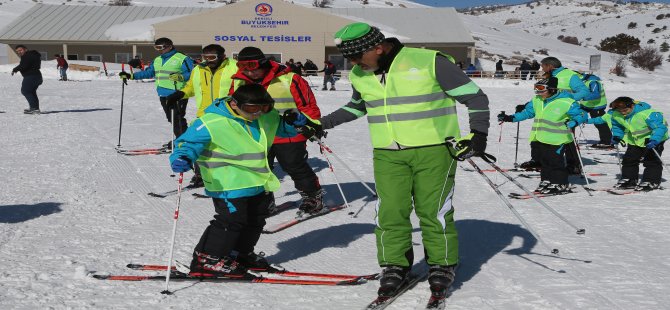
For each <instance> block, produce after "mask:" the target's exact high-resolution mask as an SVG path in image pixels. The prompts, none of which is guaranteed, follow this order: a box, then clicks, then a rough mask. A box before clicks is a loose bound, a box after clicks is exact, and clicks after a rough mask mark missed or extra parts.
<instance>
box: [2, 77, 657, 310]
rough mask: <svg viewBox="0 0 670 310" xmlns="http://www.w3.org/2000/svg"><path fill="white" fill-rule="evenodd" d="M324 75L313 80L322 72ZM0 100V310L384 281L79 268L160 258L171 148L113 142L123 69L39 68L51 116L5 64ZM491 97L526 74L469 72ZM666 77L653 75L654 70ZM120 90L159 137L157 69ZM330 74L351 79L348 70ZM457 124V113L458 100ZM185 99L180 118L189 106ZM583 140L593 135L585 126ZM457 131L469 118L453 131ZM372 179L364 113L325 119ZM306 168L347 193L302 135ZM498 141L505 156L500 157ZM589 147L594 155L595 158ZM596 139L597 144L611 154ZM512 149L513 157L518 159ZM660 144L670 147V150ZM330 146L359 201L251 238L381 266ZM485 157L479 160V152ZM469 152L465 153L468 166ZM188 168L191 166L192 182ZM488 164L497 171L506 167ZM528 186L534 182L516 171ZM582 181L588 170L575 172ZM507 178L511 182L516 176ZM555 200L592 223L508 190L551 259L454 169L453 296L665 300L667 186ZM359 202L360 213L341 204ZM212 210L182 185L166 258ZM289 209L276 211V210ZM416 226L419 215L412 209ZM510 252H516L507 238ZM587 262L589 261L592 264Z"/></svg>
mask: <svg viewBox="0 0 670 310" xmlns="http://www.w3.org/2000/svg"><path fill="white" fill-rule="evenodd" d="M318 80H319V81H317V83H318V82H320V78H318ZM0 82H1V83H0V85H2V91H3V94H4V98H5V99H6V100H5V104H4V105H3V107H2V108H1V110H2V111H4V112H5V113H0V124H1V125H0V126H2V130H3V133H5V136H6V137H7V138H6V141H5V143H4V146H5V147H4V150H5V151H4V152H3V156H2V158H3V165H2V167H0V172H2V173H1V175H2V176H3V181H4V182H3V184H6V186H5V190H4V191H2V192H0V198H2V201H3V203H2V205H0V258H1V259H2V261H3V268H2V269H1V270H0V308H2V309H34V308H45V307H52V308H54V309H66V308H70V309H130V308H146V309H166V308H167V309H186V308H211V307H226V308H230V309H313V308H314V307H315V305H318V307H320V308H323V309H352V308H362V307H363V306H364V305H366V304H367V303H368V302H370V301H371V300H372V299H373V297H374V296H375V295H376V290H377V283H375V282H372V283H368V284H364V285H361V286H356V287H317V286H314V287H290V286H280V285H274V286H273V285H257V284H231V283H228V284H224V283H189V282H173V283H171V288H172V289H173V290H176V293H175V295H174V296H164V295H161V294H159V292H160V291H161V290H162V289H163V287H164V283H163V282H159V281H157V282H138V283H133V282H113V281H100V280H95V279H91V278H89V277H87V276H86V274H87V272H89V271H99V272H109V273H115V274H142V273H143V272H139V271H132V270H128V269H127V268H125V265H126V264H127V263H130V262H137V263H164V262H165V260H166V257H167V254H168V250H169V244H168V242H169V234H170V232H171V229H172V214H173V211H174V208H175V203H176V196H170V197H166V198H154V197H150V196H148V195H147V193H148V192H151V191H156V192H160V191H167V190H171V189H174V188H176V185H177V184H176V183H177V178H176V177H170V175H171V174H173V173H172V172H171V171H170V169H169V165H168V162H167V155H148V156H123V155H120V154H117V153H116V152H115V150H114V147H115V146H116V144H117V138H118V121H119V119H118V117H119V105H120V89H119V86H120V85H119V84H120V83H118V82H117V81H104V80H94V81H92V82H87V83H63V82H58V81H55V80H53V79H45V82H44V84H43V85H42V86H41V87H40V89H39V90H38V93H39V95H40V99H41V105H42V109H43V111H45V112H46V113H45V114H44V115H39V116H32V115H23V114H22V113H21V111H22V110H23V109H24V108H25V106H26V103H25V99H24V98H23V96H21V94H20V92H19V88H20V83H21V82H20V78H17V77H10V76H9V75H8V74H0ZM476 82H477V83H478V84H479V85H481V86H482V88H483V89H484V91H485V92H486V93H487V94H488V95H489V98H490V100H491V111H492V114H493V116H494V115H495V114H497V113H498V111H500V110H506V111H508V112H511V111H512V110H513V109H514V106H515V105H516V104H519V103H524V102H526V101H527V100H528V99H530V96H531V95H532V90H531V89H532V86H531V85H532V81H521V82H520V83H521V84H520V85H516V84H514V83H515V82H518V81H514V82H513V81H490V80H476ZM659 83H661V82H659ZM129 84H130V85H128V86H127V87H126V89H125V91H126V97H125V100H124V119H123V132H122V140H121V144H122V146H124V147H134V146H142V145H146V146H150V147H151V146H157V145H160V144H162V143H164V142H165V141H166V140H167V139H168V135H169V131H170V127H169V124H168V123H167V122H166V121H165V119H164V114H163V112H162V110H161V108H160V105H159V104H158V100H157V98H156V95H155V91H154V90H153V84H151V83H135V82H131V83H129ZM338 86H339V87H340V88H346V87H347V86H346V85H342V84H341V83H340V84H339V85H338ZM349 94H350V93H349V92H327V91H319V90H317V91H316V96H317V99H318V100H319V103H320V106H321V107H322V110H323V112H324V114H325V113H329V112H331V111H333V110H335V109H337V108H338V107H340V106H341V105H343V104H344V103H346V101H347V100H348V96H349ZM620 95H629V96H631V97H633V98H640V99H643V100H646V101H648V102H649V103H651V104H652V105H653V106H654V107H655V108H658V109H660V110H661V111H664V112H668V110H670V109H669V108H668V107H667V106H664V105H662V104H661V102H663V100H664V97H662V95H660V94H655V93H654V92H650V91H649V90H648V89H637V88H636V86H635V85H634V84H626V86H618V87H616V88H614V89H613V90H612V91H610V92H608V97H609V98H614V97H616V96H620ZM458 109H459V116H460V118H461V124H467V116H466V113H465V109H464V108H463V107H462V106H459V108H458ZM194 110H195V108H194V101H193V100H191V102H190V104H189V117H188V119H189V120H191V119H192V116H193V114H194V112H195V111H194ZM530 124H531V122H524V123H522V124H521V135H520V139H519V143H520V144H519V161H523V160H526V159H527V157H528V155H527V153H528V149H529V148H528V141H527V136H528V131H529V128H530ZM499 130H500V127H499V126H498V125H497V124H496V123H495V122H493V123H492V125H491V128H490V136H489V148H488V150H489V151H490V152H494V153H495V154H494V155H496V156H498V158H499V159H500V163H499V165H500V166H501V167H511V166H512V161H513V154H514V141H515V138H514V135H515V134H516V126H515V125H511V124H505V125H503V133H502V144H500V145H499V144H498V142H497V138H498V135H499V134H500V131H499ZM584 130H585V133H584V135H585V137H586V138H587V139H588V140H589V141H594V140H595V139H596V137H597V133H596V130H595V128H593V126H587V127H586V128H585V129H584ZM462 131H463V132H466V131H467V125H464V126H463V128H462ZM324 142H325V143H326V144H328V145H329V146H330V147H331V148H332V149H333V151H334V152H335V153H336V155H337V156H339V157H341V158H342V159H343V160H344V161H345V162H346V163H347V164H348V165H349V166H350V167H351V168H352V169H353V170H354V171H355V172H356V173H357V174H358V175H360V176H361V177H362V178H363V179H364V180H365V181H366V182H368V183H369V184H371V185H372V184H373V177H372V161H371V154H372V153H371V146H370V143H369V138H368V132H367V123H366V122H365V120H359V121H356V122H352V123H349V124H344V125H342V126H339V127H337V128H335V129H333V130H330V131H329V135H328V137H327V138H326V139H325V140H324ZM308 148H309V151H310V164H311V165H312V166H313V167H314V169H315V170H316V171H317V174H318V176H319V178H320V181H321V183H322V184H323V186H324V188H325V189H326V191H327V192H328V193H327V194H326V200H328V201H329V202H331V203H341V202H342V198H341V196H340V194H339V191H338V189H337V187H336V186H335V178H334V176H333V174H332V173H331V172H330V170H329V169H328V165H327V163H326V161H325V160H324V158H323V157H322V156H321V155H320V154H319V151H318V147H317V146H315V145H314V144H311V143H310V144H309V146H308ZM498 150H500V153H496V152H498ZM593 153H594V154H584V155H585V157H586V158H588V157H590V156H598V151H593ZM603 153H604V152H603ZM509 154H512V155H511V156H510V155H509ZM666 158H667V157H666ZM330 160H331V162H332V163H333V165H334V167H335V172H336V173H337V177H338V178H339V180H340V181H341V182H342V183H343V184H342V185H343V190H344V192H345V195H347V199H348V200H349V202H350V204H351V209H345V210H343V211H337V212H334V213H332V214H330V215H327V216H323V217H320V218H316V219H313V220H310V221H307V222H305V223H302V224H299V225H297V226H295V227H291V228H289V229H287V230H285V231H282V232H279V233H277V234H272V235H263V236H262V237H261V239H260V241H259V244H258V246H257V250H258V251H264V252H265V253H266V254H267V257H268V258H269V260H271V261H272V262H275V263H279V264H281V265H282V266H284V267H286V268H288V269H295V270H299V271H315V272H337V273H360V274H367V273H372V272H377V271H379V267H378V266H377V264H376V258H375V257H376V253H375V238H374V235H373V233H372V232H373V229H374V214H375V211H374V208H375V204H376V201H374V200H371V199H369V197H368V193H367V190H365V189H364V188H363V187H362V186H361V185H360V184H358V183H357V182H358V181H357V179H356V178H355V177H354V176H351V175H350V174H349V173H348V172H347V171H346V170H345V169H344V167H342V166H341V165H339V163H338V162H337V160H335V159H334V158H333V157H332V155H331V156H330ZM586 163H587V164H588V165H587V166H586V169H587V171H588V172H604V173H608V174H609V175H608V176H604V177H592V178H590V180H591V182H592V185H593V186H595V187H604V186H611V185H613V184H614V183H615V175H616V174H617V172H618V171H617V170H618V167H617V166H616V165H594V163H592V162H590V161H588V160H587V161H586ZM478 164H479V165H480V167H482V168H483V169H488V168H489V167H488V166H487V165H486V164H485V163H483V162H481V161H478ZM464 166H467V165H464ZM278 174H279V177H280V179H281V180H282V188H281V189H280V191H279V192H277V193H276V198H277V203H282V202H284V201H288V200H297V199H299V195H298V194H297V193H296V191H295V189H294V188H293V186H292V181H291V180H290V178H289V177H288V176H286V175H285V174H284V173H283V172H281V171H279V172H278ZM191 175H192V174H191V173H190V172H189V173H186V175H185V180H184V182H185V183H186V182H188V180H189V179H190V177H191ZM487 175H488V176H489V177H490V178H491V179H492V180H493V181H494V182H495V183H496V184H501V183H503V182H504V181H505V180H506V179H504V177H502V176H500V175H497V174H495V173H487ZM518 180H519V182H521V183H523V184H524V186H526V187H527V188H529V189H533V188H535V186H536V182H537V180H535V179H523V178H520V179H518ZM571 180H572V181H573V182H575V183H577V184H583V183H584V180H582V179H579V178H571ZM500 188H501V191H502V192H503V193H505V194H507V193H509V192H521V190H520V189H518V188H516V186H515V185H514V184H511V183H510V182H507V183H505V184H504V185H501V187H500ZM577 190H578V191H580V192H579V193H575V194H570V195H566V196H561V197H549V198H545V199H544V201H545V202H547V203H548V204H549V205H550V206H552V207H553V208H555V209H556V210H557V211H558V212H559V213H561V214H562V215H563V216H564V217H566V218H567V219H568V220H570V221H571V222H572V223H574V224H575V225H576V226H578V227H584V228H586V235H584V236H578V235H576V234H575V231H574V229H572V228H571V227H569V226H568V225H566V224H565V223H563V222H562V221H560V220H559V219H558V218H556V217H555V216H554V215H553V214H551V213H549V212H548V211H547V210H545V209H544V208H542V207H541V206H540V205H539V204H537V203H536V202H534V201H533V200H532V199H529V200H524V201H517V200H512V203H513V204H514V206H515V207H516V208H517V210H518V211H519V212H520V213H521V215H522V216H523V217H524V218H525V219H526V221H528V222H529V223H530V225H532V228H533V229H534V230H535V231H536V232H537V233H538V234H539V235H540V237H541V238H542V239H543V240H544V241H545V242H546V243H547V244H548V245H549V246H550V247H552V248H553V247H556V248H558V249H560V251H561V253H560V257H553V256H551V255H550V254H549V253H548V251H547V250H546V249H545V248H544V247H542V245H541V244H538V242H537V241H535V240H534V239H533V238H532V236H531V235H530V234H529V233H528V231H526V230H525V229H524V228H522V227H521V226H520V224H519V223H518V221H517V219H516V218H515V217H514V216H513V215H512V213H511V212H510V211H509V210H508V209H507V207H505V206H504V205H502V204H501V203H500V202H499V201H498V198H497V196H496V195H495V193H493V191H492V190H491V189H490V188H489V187H488V185H487V184H486V183H485V182H484V180H482V179H481V177H480V176H479V175H478V174H477V173H475V172H466V171H463V170H462V169H459V172H458V173H457V189H456V192H457V193H456V195H455V202H454V205H455V208H456V218H457V225H458V227H459V231H460V240H461V241H460V242H461V245H460V247H461V262H462V265H461V266H460V268H459V271H458V276H457V282H456V283H455V285H454V291H453V294H452V296H451V297H449V300H448V301H447V303H448V307H449V308H450V309H631V308H635V307H642V308H644V309H662V308H665V305H667V303H668V302H670V298H669V297H668V296H667V294H666V292H665V291H666V290H667V279H668V278H670V274H669V270H670V268H669V267H670V266H669V264H670V263H668V262H667V260H666V259H665V258H666V257H668V256H669V255H670V250H669V249H668V247H667V244H668V242H669V241H670V228H668V226H667V224H666V223H667V222H668V220H670V214H668V210H667V203H666V202H665V201H666V200H667V199H668V196H669V194H670V191H667V190H666V191H659V192H652V193H648V194H640V195H628V196H614V195H610V194H607V193H605V192H596V193H594V194H593V197H590V196H589V195H588V194H587V193H586V192H584V191H583V189H582V188H581V187H578V188H577ZM363 205H365V207H364V209H363V211H362V212H361V214H360V215H359V217H358V218H355V219H353V218H351V216H350V215H348V213H349V212H355V211H358V209H359V208H360V207H361V206H363ZM212 214H213V207H212V205H211V201H210V200H208V199H195V198H193V197H192V196H191V195H190V194H184V195H183V196H182V205H181V214H180V219H179V226H178V233H177V243H176V247H175V258H176V259H177V260H179V261H181V262H185V263H188V262H189V261H190V255H191V251H192V249H193V246H194V245H195V244H196V242H197V241H198V239H199V238H200V234H201V233H202V231H203V230H204V228H205V227H206V225H207V223H208V222H209V220H210V219H211V216H212ZM294 214H295V213H294V210H292V211H287V212H284V213H282V214H279V215H278V216H275V217H273V218H270V219H268V223H277V222H280V221H283V220H287V219H289V218H290V217H292V216H294ZM413 221H414V223H415V227H418V221H417V220H416V219H415V218H414V219H413ZM420 240H421V239H420V231H419V229H418V228H416V229H415V230H414V242H415V243H416V244H415V246H414V251H415V256H416V257H415V260H416V261H419V260H420V259H421V258H422V257H423V255H422V253H423V249H422V247H421V244H420ZM515 249H516V250H515ZM584 261H591V262H590V263H586V262H584ZM428 295H429V294H428V284H427V283H426V282H421V283H419V285H417V287H416V288H414V289H413V290H411V291H409V292H407V293H406V294H405V295H403V296H402V297H400V298H399V299H398V300H396V301H395V302H394V304H393V305H392V306H391V307H389V309H418V308H422V307H423V306H424V305H425V303H426V301H427V299H428Z"/></svg>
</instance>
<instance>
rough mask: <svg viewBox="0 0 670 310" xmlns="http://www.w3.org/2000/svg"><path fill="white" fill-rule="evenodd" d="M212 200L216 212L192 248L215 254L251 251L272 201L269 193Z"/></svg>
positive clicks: (222, 255)
mask: <svg viewBox="0 0 670 310" xmlns="http://www.w3.org/2000/svg"><path fill="white" fill-rule="evenodd" d="M212 200H213V201H214V210H215V211H216V215H214V219H213V220H211V221H210V222H209V226H208V227H207V229H205V232H204V233H203V234H202V237H200V241H199V242H198V245H196V247H195V251H198V252H202V253H206V254H209V255H215V256H218V257H224V256H229V255H230V253H231V252H232V251H237V252H239V253H244V254H246V253H249V252H252V251H253V250H254V247H255V246H256V243H257V242H258V239H260V237H261V232H262V231H263V227H264V226H265V218H266V217H267V216H268V214H269V213H268V208H269V207H270V205H271V204H273V203H274V196H273V195H272V193H269V192H265V193H262V194H258V195H256V196H252V197H244V198H234V199H220V198H212ZM194 257H195V254H194Z"/></svg>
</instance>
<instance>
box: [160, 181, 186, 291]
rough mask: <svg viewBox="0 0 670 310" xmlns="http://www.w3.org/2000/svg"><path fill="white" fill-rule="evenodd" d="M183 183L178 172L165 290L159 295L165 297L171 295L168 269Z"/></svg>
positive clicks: (175, 234)
mask: <svg viewBox="0 0 670 310" xmlns="http://www.w3.org/2000/svg"><path fill="white" fill-rule="evenodd" d="M183 182H184V173H183V172H180V173H179V181H178V183H177V208H176V209H175V210H174V223H173V224H172V241H170V255H169V256H168V261H167V266H168V268H167V269H166V272H165V290H163V291H162V292H161V294H165V295H172V292H170V273H171V269H172V268H170V266H172V254H174V243H175V239H176V236H177V220H179V205H180V204H181V189H182V184H183Z"/></svg>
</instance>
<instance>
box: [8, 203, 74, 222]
mask: <svg viewBox="0 0 670 310" xmlns="http://www.w3.org/2000/svg"><path fill="white" fill-rule="evenodd" d="M60 205H61V203H58V202H42V203H38V204H34V205H6V206H0V223H7V224H14V223H20V222H25V221H28V220H32V219H34V218H38V217H40V216H45V215H49V214H53V213H57V212H60V211H62V210H61V208H60Z"/></svg>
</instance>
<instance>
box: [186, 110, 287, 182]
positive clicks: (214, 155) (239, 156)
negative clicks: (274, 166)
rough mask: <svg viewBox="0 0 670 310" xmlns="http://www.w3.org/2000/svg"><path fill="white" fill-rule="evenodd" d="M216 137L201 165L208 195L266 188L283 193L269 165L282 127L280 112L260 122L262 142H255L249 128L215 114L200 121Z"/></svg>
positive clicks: (204, 155)
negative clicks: (272, 150)
mask: <svg viewBox="0 0 670 310" xmlns="http://www.w3.org/2000/svg"><path fill="white" fill-rule="evenodd" d="M200 120H201V121H202V123H203V124H204V125H205V126H206V127H207V129H208V130H209V134H210V135H211V137H212V140H211V142H210V143H209V145H208V146H207V148H206V149H205V150H204V151H203V152H202V154H200V157H199V158H198V165H199V166H200V173H201V174H202V179H203V181H204V183H205V188H206V189H207V190H208V191H215V192H220V191H229V190H237V189H244V188H251V187H256V186H263V187H264V188H265V190H266V191H269V192H272V191H276V190H277V189H279V180H278V179H277V177H276V176H275V175H274V173H272V171H271V170H270V167H269V165H268V149H269V148H270V146H272V141H273V140H274V134H275V132H276V130H277V127H278V126H279V115H278V114H277V111H276V110H274V109H273V110H272V111H270V112H269V113H267V114H263V115H262V116H261V117H260V118H259V119H258V122H259V126H260V140H259V141H255V140H254V139H253V138H252V137H251V134H250V133H249V131H248V129H247V128H245V127H246V126H242V125H241V124H240V123H238V122H237V121H236V120H234V119H230V118H228V117H225V116H221V115H218V114H215V113H205V115H203V116H202V117H200Z"/></svg>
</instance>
